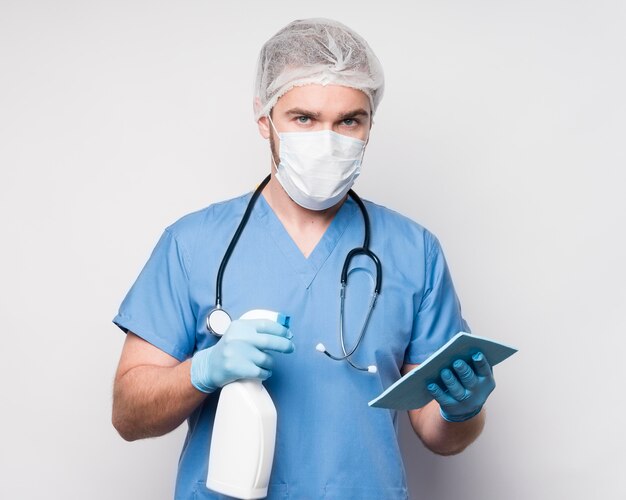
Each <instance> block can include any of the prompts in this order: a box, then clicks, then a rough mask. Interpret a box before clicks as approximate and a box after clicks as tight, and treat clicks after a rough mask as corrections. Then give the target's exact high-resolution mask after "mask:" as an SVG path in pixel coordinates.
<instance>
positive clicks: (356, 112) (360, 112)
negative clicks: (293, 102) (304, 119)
mask: <svg viewBox="0 0 626 500" xmlns="http://www.w3.org/2000/svg"><path fill="white" fill-rule="evenodd" d="M286 114H287V115H291V116H294V115H302V116H310V117H311V118H315V119H318V118H319V117H320V115H321V113H319V112H314V111H309V110H306V109H304V108H291V109H289V110H287V111H286ZM369 115H370V114H369V113H368V112H367V111H366V110H365V109H363V108H358V109H353V110H351V111H346V112H344V113H340V114H339V116H338V119H339V120H347V119H349V118H354V117H356V116H364V117H369Z"/></svg>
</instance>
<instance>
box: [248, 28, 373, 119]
mask: <svg viewBox="0 0 626 500" xmlns="http://www.w3.org/2000/svg"><path fill="white" fill-rule="evenodd" d="M313 83H316V84H320V85H343V86H345V87H352V88H355V89H358V90H360V91H362V92H364V93H365V94H366V95H367V96H368V97H369V100H370V104H371V107H372V114H374V112H375V111H376V108H377V107H378V104H379V103H380V100H381V99H382V97H383V89H384V85H385V79H384V76H383V68H382V66H381V64H380V62H379V61H378V58H377V57H376V56H375V55H374V52H373V51H372V49H371V48H370V46H369V45H368V44H367V42H366V41H365V40H364V39H363V38H361V37H360V36H359V35H358V34H356V33H355V32H354V31H352V30H351V29H350V28H348V27H347V26H344V25H343V24H341V23H339V22H337V21H333V20H330V19H304V20H298V21H293V22H292V23H290V24H288V25H287V26H285V27H284V28H283V29H281V30H280V31H279V32H278V33H276V34H275V35H274V36H273V37H272V38H270V39H269V40H268V41H267V42H266V43H265V45H263V48H262V49H261V53H260V54H259V60H258V63H257V73H256V81H255V85H254V118H255V120H258V119H259V118H260V117H262V116H265V115H268V114H269V113H270V111H271V110H272V108H273V107H274V105H275V104H276V101H278V99H279V98H280V97H281V96H282V95H283V94H285V93H286V92H288V91H289V90H291V89H292V88H293V87H296V86H302V85H308V84H313Z"/></svg>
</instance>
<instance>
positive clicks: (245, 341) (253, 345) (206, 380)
mask: <svg viewBox="0 0 626 500" xmlns="http://www.w3.org/2000/svg"><path fill="white" fill-rule="evenodd" d="M292 336H293V335H292V334H291V332H290V331H289V330H288V329H287V328H285V327H284V326H282V325H280V324H278V323H276V322H274V321H270V320H267V319H245V320H244V319H238V320H235V321H233V322H232V323H231V324H230V326H229V327H228V330H226V333H225V334H224V335H223V336H222V338H221V339H220V340H219V341H218V342H217V344H215V345H214V346H212V347H209V348H208V349H204V350H202V351H198V352H196V353H195V354H194V355H193V358H192V359H191V383H192V384H193V386H194V387H195V388H196V389H198V390H199V391H202V392H206V393H210V392H213V391H215V390H216V389H218V388H219V387H223V386H225V385H226V384H228V383H229V382H233V381H235V380H239V379H254V378H256V379H260V380H266V379H267V378H268V377H270V375H271V374H272V367H273V366H274V360H273V358H272V356H271V355H270V354H269V353H267V352H266V351H275V352H282V353H289V352H293V350H294V349H295V346H294V344H293V342H292V341H291V338H292Z"/></svg>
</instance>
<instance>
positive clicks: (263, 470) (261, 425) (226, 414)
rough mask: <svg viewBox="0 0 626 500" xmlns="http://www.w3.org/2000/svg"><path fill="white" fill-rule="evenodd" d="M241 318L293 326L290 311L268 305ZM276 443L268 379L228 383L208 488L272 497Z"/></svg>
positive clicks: (215, 430)
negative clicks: (270, 493)
mask: <svg viewBox="0 0 626 500" xmlns="http://www.w3.org/2000/svg"><path fill="white" fill-rule="evenodd" d="M241 319H269V320H272V321H276V322H277V323H280V324H281V325H283V326H284V327H286V328H288V327H289V316H285V315H283V314H280V313H277V312H273V311H266V310H263V309H255V310H252V311H249V312H247V313H245V314H244V315H243V316H241ZM275 442H276V407H275V406H274V403H273V402H272V398H270V395H269V394H268V392H267V390H266V389H265V387H263V384H262V382H261V381H260V380H256V379H250V380H237V381H235V382H231V383H230V384H226V385H225V386H224V387H223V388H222V390H221V393H220V399H219V401H218V403H217V411H216V413H215V423H214V424H213V434H212V437H211V451H210V453H209V470H208V475H207V481H206V485H207V488H209V489H210V490H213V491H216V492H218V493H222V494H224V495H228V496H231V497H235V498H242V499H254V498H264V497H266V496H267V488H268V485H269V479H270V474H271V472H272V463H273V461H274V446H275Z"/></svg>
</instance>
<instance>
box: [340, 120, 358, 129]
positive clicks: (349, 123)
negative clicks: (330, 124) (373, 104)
mask: <svg viewBox="0 0 626 500" xmlns="http://www.w3.org/2000/svg"><path fill="white" fill-rule="evenodd" d="M341 123H342V125H345V126H346V127H349V128H354V127H357V126H358V125H359V120H357V119H356V118H344V119H343V121H342V122H341Z"/></svg>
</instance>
